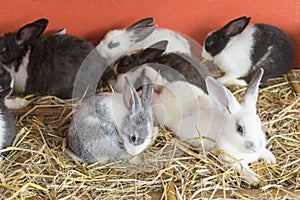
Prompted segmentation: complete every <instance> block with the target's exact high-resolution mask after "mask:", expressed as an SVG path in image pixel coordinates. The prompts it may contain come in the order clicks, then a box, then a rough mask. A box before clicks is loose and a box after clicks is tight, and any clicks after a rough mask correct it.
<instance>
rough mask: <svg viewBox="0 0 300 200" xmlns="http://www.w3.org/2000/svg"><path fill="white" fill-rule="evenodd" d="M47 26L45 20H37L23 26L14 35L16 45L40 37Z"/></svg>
mask: <svg viewBox="0 0 300 200" xmlns="http://www.w3.org/2000/svg"><path fill="white" fill-rule="evenodd" d="M47 25H48V20H47V19H39V20H37V21H35V22H32V23H30V24H27V25H25V26H23V27H22V28H21V29H20V30H19V31H18V33H17V35H16V41H17V44H18V45H22V44H24V43H25V42H27V41H30V40H33V39H36V38H38V37H40V35H41V34H42V33H43V32H44V31H45V29H46V27H47Z"/></svg>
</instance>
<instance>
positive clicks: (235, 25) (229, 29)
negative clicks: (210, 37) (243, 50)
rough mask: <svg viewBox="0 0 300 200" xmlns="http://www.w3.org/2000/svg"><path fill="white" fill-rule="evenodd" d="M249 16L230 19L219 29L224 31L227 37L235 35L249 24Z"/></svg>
mask: <svg viewBox="0 0 300 200" xmlns="http://www.w3.org/2000/svg"><path fill="white" fill-rule="evenodd" d="M250 19H251V18H250V17H245V16H244V17H240V18H238V19H235V20H232V21H231V22H229V23H228V24H226V25H225V26H224V27H223V28H222V29H221V31H222V32H224V33H225V35H226V36H227V37H232V36H235V35H237V34H239V33H241V32H242V31H243V30H244V29H245V28H246V26H247V25H248V24H249V21H250Z"/></svg>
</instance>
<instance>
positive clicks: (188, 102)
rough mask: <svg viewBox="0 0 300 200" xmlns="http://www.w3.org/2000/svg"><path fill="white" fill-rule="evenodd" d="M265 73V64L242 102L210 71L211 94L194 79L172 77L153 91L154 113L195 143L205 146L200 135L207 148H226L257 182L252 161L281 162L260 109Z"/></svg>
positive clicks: (245, 175) (227, 157) (243, 171)
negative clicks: (269, 141) (268, 140)
mask: <svg viewBox="0 0 300 200" xmlns="http://www.w3.org/2000/svg"><path fill="white" fill-rule="evenodd" d="M262 76H263V69H262V68H260V69H259V70H258V71H257V73H256V74H255V75H254V77H253V78H252V80H251V81H250V83H249V86H248V88H247V91H246V93H245V96H244V98H243V100H242V102H241V104H239V103H238V101H237V100H236V98H235V97H234V96H233V94H232V93H231V92H230V91H229V90H228V89H227V88H225V87H224V86H223V85H222V84H221V83H220V82H218V81H217V80H215V79H214V78H212V77H210V76H208V77H207V78H206V84H207V90H208V94H206V93H205V92H203V91H202V90H201V89H200V88H198V87H196V86H194V85H192V84H190V83H187V82H182V81H177V82H172V83H170V84H169V85H166V86H165V87H164V88H163V89H162V91H161V92H160V93H158V94H154V95H153V99H152V100H153V102H152V104H153V115H154V118H155V119H156V120H157V122H158V123H159V124H162V125H164V126H166V127H167V128H169V129H170V130H171V131H173V132H174V133H175V135H176V136H177V137H178V138H179V139H180V140H183V141H185V142H187V143H189V144H191V145H192V146H195V147H202V142H201V140H200V137H199V134H201V136H203V143H204V148H205V149H210V148H212V147H214V146H217V147H219V148H220V149H221V150H222V151H223V152H225V153H224V154H222V156H221V159H222V160H224V161H227V162H230V163H231V166H232V167H234V168H235V169H236V170H237V171H238V172H239V173H240V174H241V176H242V178H244V180H245V181H246V182H248V183H250V184H254V183H257V182H258V180H259V179H258V175H257V174H256V173H255V172H253V171H252V170H251V169H250V168H249V166H248V164H249V163H251V162H254V161H257V160H258V159H260V158H262V159H264V160H265V161H266V162H267V163H276V158H275V156H274V155H273V154H272V152H271V151H269V150H268V149H267V148H266V135H265V133H264V132H263V130H262V128H261V126H262V125H261V120H260V118H259V117H258V115H257V114H256V101H257V97H258V88H259V82H260V80H261V78H262ZM187 97H188V98H187Z"/></svg>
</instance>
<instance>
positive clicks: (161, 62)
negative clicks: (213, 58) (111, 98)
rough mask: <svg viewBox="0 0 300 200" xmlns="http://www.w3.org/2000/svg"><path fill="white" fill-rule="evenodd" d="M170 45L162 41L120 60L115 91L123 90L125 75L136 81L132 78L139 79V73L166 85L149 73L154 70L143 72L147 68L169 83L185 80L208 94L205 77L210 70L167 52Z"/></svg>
mask: <svg viewBox="0 0 300 200" xmlns="http://www.w3.org/2000/svg"><path fill="white" fill-rule="evenodd" d="M168 45H169V44H168V41H166V40H162V41H159V42H157V43H154V44H152V45H151V46H149V47H148V48H145V49H140V50H138V51H136V52H134V53H132V52H131V53H129V54H127V55H124V56H122V57H121V58H120V59H118V60H117V61H116V63H115V65H114V72H115V73H116V74H117V75H118V83H117V85H116V86H115V90H116V91H119V90H120V89H123V88H122V85H123V83H124V80H120V79H121V77H122V76H123V75H124V76H128V77H130V80H131V81H134V78H133V77H132V76H134V77H136V78H137V77H139V76H140V75H138V73H141V72H142V71H143V72H146V74H145V75H146V76H148V77H150V79H151V80H152V82H154V81H155V82H156V83H159V84H164V83H165V82H157V80H158V79H156V78H155V77H156V76H157V75H154V76H152V75H150V74H148V73H147V72H151V74H153V73H152V70H150V71H149V70H148V69H147V70H142V69H143V68H145V67H152V68H153V69H154V70H156V71H157V73H159V74H160V75H161V76H162V77H163V78H164V79H166V80H167V82H172V81H178V80H183V81H187V82H189V83H191V84H194V85H196V86H198V87H199V88H201V89H202V90H204V91H205V92H207V90H206V85H205V77H206V76H208V74H209V72H208V70H207V69H206V68H205V67H204V66H202V65H201V63H200V62H198V61H197V60H196V59H194V58H193V57H191V56H188V55H185V54H180V53H172V52H169V53H167V52H165V51H166V48H167V46H168ZM123 79H124V77H123ZM120 87H121V88H120Z"/></svg>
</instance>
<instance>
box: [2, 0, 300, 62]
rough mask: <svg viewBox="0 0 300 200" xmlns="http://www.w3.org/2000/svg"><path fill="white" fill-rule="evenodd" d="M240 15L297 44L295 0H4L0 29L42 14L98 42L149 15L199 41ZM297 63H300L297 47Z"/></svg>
mask: <svg viewBox="0 0 300 200" xmlns="http://www.w3.org/2000/svg"><path fill="white" fill-rule="evenodd" d="M242 15H247V16H251V17H252V23H253V22H262V23H269V24H273V25H276V26H278V27H280V28H281V29H283V30H285V31H286V32H288V33H289V34H290V35H291V37H292V38H293V40H294V41H295V43H296V49H297V52H298V51H299V50H300V36H299V35H300V1H299V0H252V1H246V0H127V1H125V0H2V1H1V11H0V33H2V32H8V31H14V30H16V28H17V27H20V26H22V25H24V24H26V23H28V22H31V21H34V20H35V19H37V18H40V17H46V18H48V19H49V20H50V24H49V26H48V30H56V29H60V28H61V27H66V28H67V31H68V33H70V34H73V35H77V36H79V37H83V38H85V39H88V40H90V41H91V42H93V43H94V44H97V43H98V42H99V41H100V40H101V39H102V38H103V36H104V35H105V33H106V32H107V31H109V30H111V29H115V28H123V27H125V26H127V25H129V24H131V23H132V22H135V21H136V20H138V19H140V18H144V17H148V16H153V17H154V18H155V19H156V23H157V24H159V26H160V27H164V28H169V29H173V30H176V31H178V32H181V33H184V34H186V35H188V36H190V37H192V38H194V39H195V40H196V41H198V42H199V43H201V44H202V43H203V39H204V37H205V36H206V34H207V33H208V32H209V31H211V30H212V29H215V28H217V27H220V26H222V25H224V24H225V23H227V22H228V21H230V20H231V19H234V18H236V17H239V16H242ZM296 65H297V66H300V54H299V53H297V60H296Z"/></svg>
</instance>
